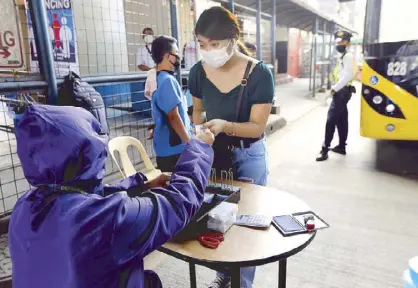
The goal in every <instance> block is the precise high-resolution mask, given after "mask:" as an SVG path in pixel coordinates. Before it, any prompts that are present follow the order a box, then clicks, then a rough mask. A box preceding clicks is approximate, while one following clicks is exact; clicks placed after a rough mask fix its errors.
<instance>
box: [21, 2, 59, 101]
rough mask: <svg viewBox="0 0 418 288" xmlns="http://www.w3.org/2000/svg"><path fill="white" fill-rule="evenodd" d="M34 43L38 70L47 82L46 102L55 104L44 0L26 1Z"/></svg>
mask: <svg viewBox="0 0 418 288" xmlns="http://www.w3.org/2000/svg"><path fill="white" fill-rule="evenodd" d="M28 4H29V11H30V15H31V21H32V26H33V30H34V35H35V43H36V47H37V51H38V63H39V71H40V72H41V75H43V76H44V79H45V81H46V82H47V83H48V103H49V104H57V97H58V88H57V78H56V75H55V68H54V57H53V53H52V45H51V43H52V42H51V39H50V37H49V28H48V18H47V15H46V6H45V1H44V0H32V1H28Z"/></svg>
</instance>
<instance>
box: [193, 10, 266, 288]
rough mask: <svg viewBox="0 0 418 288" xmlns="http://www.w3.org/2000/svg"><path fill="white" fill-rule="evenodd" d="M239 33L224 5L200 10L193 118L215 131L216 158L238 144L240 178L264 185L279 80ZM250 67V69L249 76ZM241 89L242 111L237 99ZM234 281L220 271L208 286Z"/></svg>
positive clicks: (244, 274)
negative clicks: (252, 53) (251, 53)
mask: <svg viewBox="0 0 418 288" xmlns="http://www.w3.org/2000/svg"><path fill="white" fill-rule="evenodd" d="M240 33H241V31H240V29H239V26H238V22H237V19H236V17H235V16H234V15H233V14H232V13H230V12H229V11H228V10H226V9H224V8H222V7H212V8H210V9H208V10H205V11H204V12H203V13H202V14H201V16H200V18H199V20H198V22H197V24H196V28H195V35H196V36H197V39H198V41H199V44H200V52H201V55H202V58H203V60H202V61H201V62H198V63H197V64H196V65H195V66H194V67H193V68H192V69H191V71H190V76H189V89H190V92H191V94H192V95H193V122H194V124H203V127H205V128H209V129H210V130H211V131H212V132H213V133H214V134H215V135H216V140H215V144H216V143H217V145H215V146H216V147H218V148H219V149H215V162H216V158H226V157H225V155H226V154H225V153H223V152H224V151H227V150H228V148H225V149H222V147H219V146H222V145H227V146H228V147H233V149H232V158H231V160H230V161H231V163H230V164H231V166H233V167H234V169H235V172H236V178H238V179H240V178H241V179H243V178H244V179H248V178H250V179H251V180H252V182H253V183H255V184H258V185H263V186H265V185H266V182H267V176H268V167H267V166H268V165H267V151H266V140H265V135H264V129H265V127H266V124H267V120H268V117H269V114H270V111H271V106H272V101H273V97H274V81H273V75H272V73H271V71H270V69H269V68H268V67H267V66H266V65H265V64H263V63H262V62H259V61H257V60H255V59H253V58H251V57H249V56H247V55H245V54H243V53H241V52H240V51H239V50H241V51H242V49H244V51H245V47H244V48H243V47H242V46H241V47H240V49H238V47H239V45H242V44H240V43H239V42H238V41H239V40H238V39H239V35H240ZM247 67H248V68H249V75H248V77H244V75H245V72H246V70H247ZM243 78H247V81H243ZM242 86H244V87H242ZM242 88H244V89H242ZM242 90H243V94H242V101H241V105H240V109H239V113H238V115H239V116H238V117H237V111H238V109H237V106H239V105H237V104H238V100H237V99H238V98H239V94H240V91H242ZM206 121H208V122H206ZM219 151H221V152H219ZM224 160H225V159H224ZM254 276H255V267H248V268H243V269H242V270H241V285H242V286H241V287H251V286H252V283H253V280H254ZM229 285H230V280H229V278H228V277H226V276H225V275H222V274H218V278H217V279H215V281H214V282H213V283H212V284H211V286H209V287H212V288H223V287H230V286H229Z"/></svg>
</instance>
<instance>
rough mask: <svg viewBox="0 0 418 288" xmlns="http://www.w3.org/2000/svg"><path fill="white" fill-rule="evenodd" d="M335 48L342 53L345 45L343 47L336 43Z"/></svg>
mask: <svg viewBox="0 0 418 288" xmlns="http://www.w3.org/2000/svg"><path fill="white" fill-rule="evenodd" d="M335 49H337V51H338V52H339V53H344V52H345V50H346V49H347V47H345V45H337V46H335Z"/></svg>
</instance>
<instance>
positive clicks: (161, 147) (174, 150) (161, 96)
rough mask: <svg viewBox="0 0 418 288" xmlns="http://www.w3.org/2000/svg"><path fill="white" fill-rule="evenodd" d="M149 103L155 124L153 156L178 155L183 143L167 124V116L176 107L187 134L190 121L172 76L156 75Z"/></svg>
mask: <svg viewBox="0 0 418 288" xmlns="http://www.w3.org/2000/svg"><path fill="white" fill-rule="evenodd" d="M151 103H152V104H151V105H152V115H153V117H154V122H155V128H154V151H155V154H156V155H157V156H159V157H168V156H172V155H176V154H180V153H181V152H182V151H183V148H184V143H183V141H182V140H181V139H180V137H179V136H178V135H177V133H176V131H175V130H174V129H173V128H172V127H171V125H170V123H169V122H168V118H167V114H168V112H170V111H171V110H173V108H175V107H176V106H177V107H178V110H179V114H180V117H181V120H182V121H183V123H184V126H185V127H186V131H187V133H190V119H189V116H188V115H187V107H186V99H185V97H184V96H183V94H182V92H181V87H180V84H179V83H178V82H177V80H176V78H174V76H173V75H171V74H170V73H168V72H165V71H161V72H159V73H158V75H157V90H156V91H155V92H154V94H153V95H152V98H151Z"/></svg>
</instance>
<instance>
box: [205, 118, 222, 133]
mask: <svg viewBox="0 0 418 288" xmlns="http://www.w3.org/2000/svg"><path fill="white" fill-rule="evenodd" d="M227 123H228V122H227V121H225V120H222V119H213V120H210V121H209V122H206V123H205V124H203V128H208V129H210V131H212V133H213V134H215V136H218V134H219V133H222V132H224V130H225V126H226V124H227Z"/></svg>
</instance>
